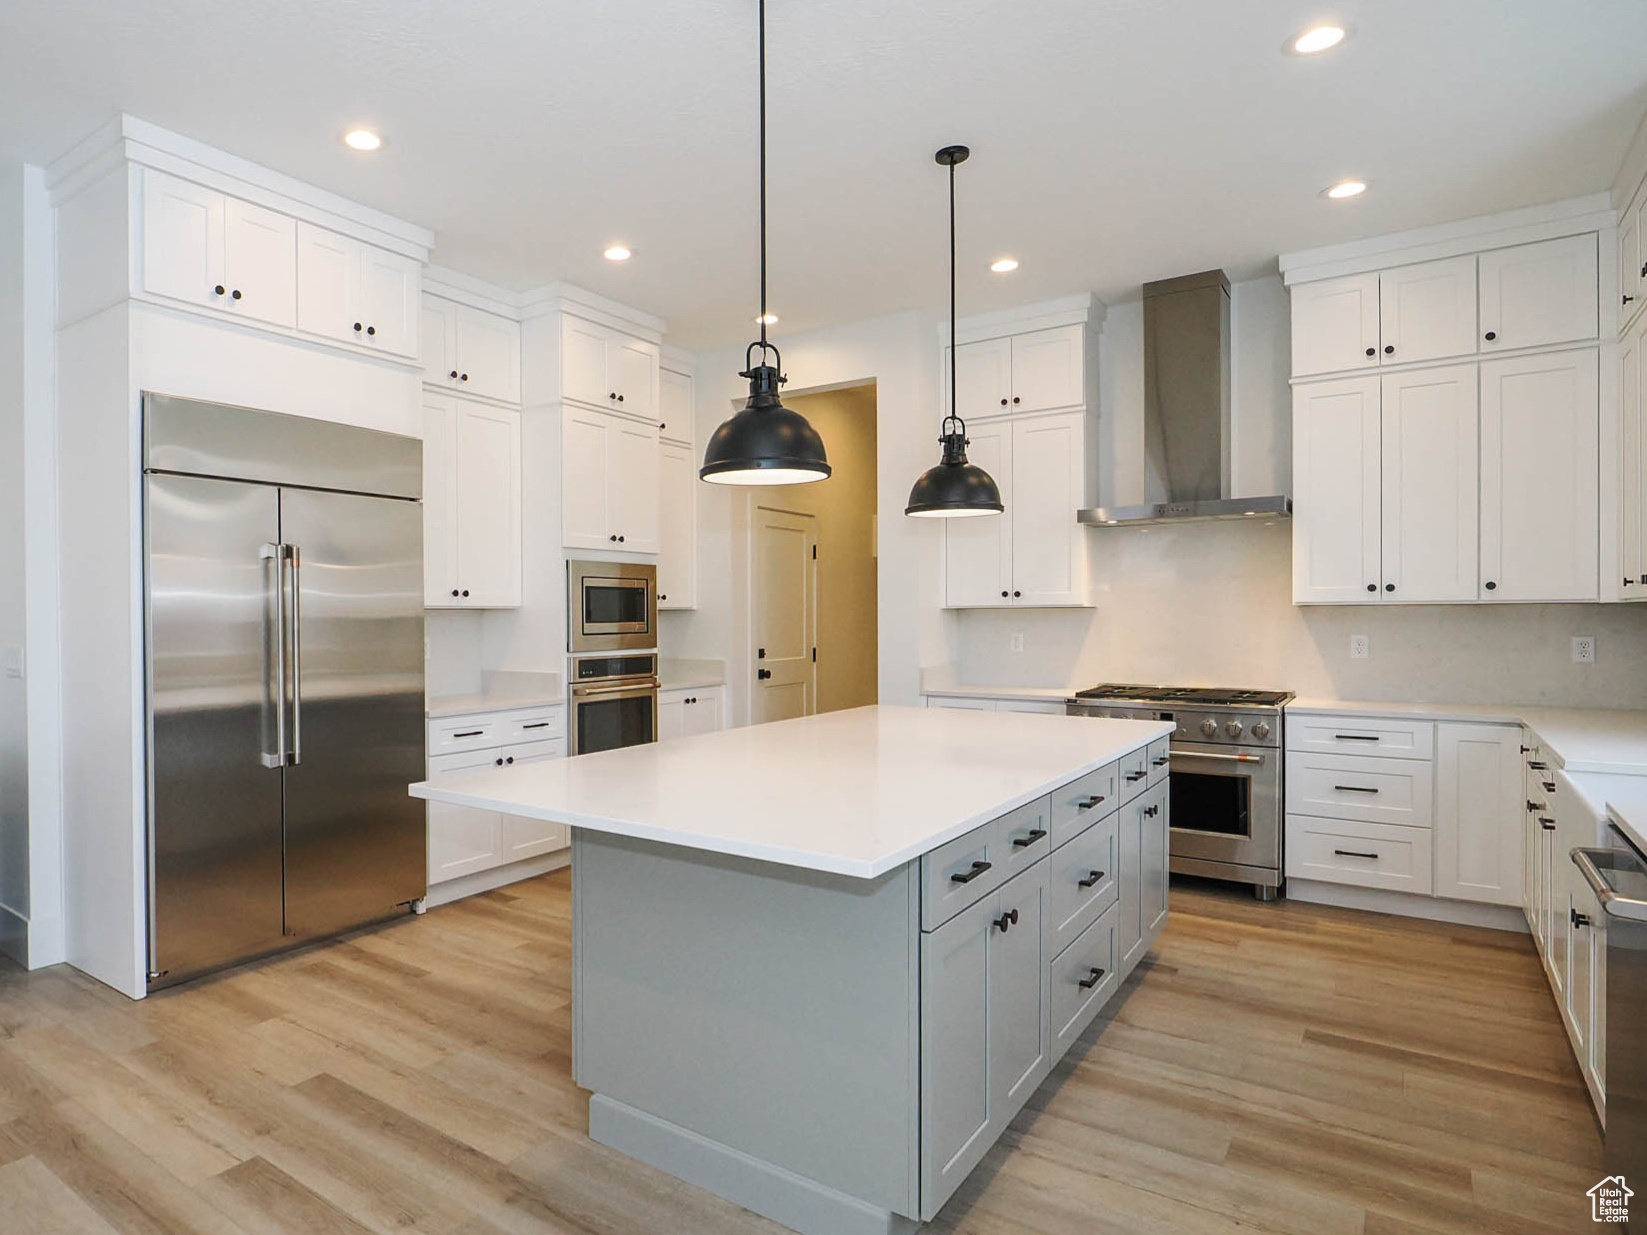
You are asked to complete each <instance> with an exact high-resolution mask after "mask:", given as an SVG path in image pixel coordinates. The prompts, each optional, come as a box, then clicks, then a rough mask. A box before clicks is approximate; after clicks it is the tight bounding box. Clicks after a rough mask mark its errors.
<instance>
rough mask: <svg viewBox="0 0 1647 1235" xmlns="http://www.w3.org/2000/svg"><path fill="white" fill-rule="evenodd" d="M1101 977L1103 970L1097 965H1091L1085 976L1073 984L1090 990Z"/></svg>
mask: <svg viewBox="0 0 1647 1235" xmlns="http://www.w3.org/2000/svg"><path fill="white" fill-rule="evenodd" d="M1103 977H1104V971H1103V970H1102V969H1099V968H1098V967H1097V966H1093V968H1091V969H1089V970H1088V971H1087V976H1086V977H1084V978H1082V979H1081V980H1080V981H1079V982H1077V983H1076V984H1075V985H1076V986H1079V987H1080V988H1081V989H1082V990H1086V991H1090V990H1091V989H1092V988H1093V987H1095V986H1097V985H1098V983H1099V982H1100V981H1102V980H1103Z"/></svg>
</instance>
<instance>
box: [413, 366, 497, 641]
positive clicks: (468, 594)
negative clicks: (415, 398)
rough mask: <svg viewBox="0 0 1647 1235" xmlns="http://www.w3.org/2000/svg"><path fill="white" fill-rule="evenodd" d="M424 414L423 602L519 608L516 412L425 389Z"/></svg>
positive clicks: (457, 605) (444, 605) (441, 604)
mask: <svg viewBox="0 0 1647 1235" xmlns="http://www.w3.org/2000/svg"><path fill="white" fill-rule="evenodd" d="M423 417H424V440H423V476H424V494H423V526H424V533H423V539H424V604H425V605H427V606H429V607H430V608H473V609H502V608H514V607H518V606H519V605H520V603H521V496H520V484H521V481H520V468H521V458H520V413H519V412H517V411H513V410H510V409H507V408H499V407H493V406H491V405H490V404H485V403H477V402H473V401H471V400H468V399H460V398H457V397H454V396H450V395H439V394H435V393H434V392H432V391H431V392H427V393H426V394H425V395H424V400H423Z"/></svg>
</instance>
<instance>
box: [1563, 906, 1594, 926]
mask: <svg viewBox="0 0 1647 1235" xmlns="http://www.w3.org/2000/svg"><path fill="white" fill-rule="evenodd" d="M1567 914H1568V920H1569V921H1570V922H1572V924H1573V929H1574V930H1575V931H1576V930H1582V929H1583V928H1584V927H1586V926H1588V925H1590V915H1589V914H1587V913H1580V912H1579V911H1578V910H1576V909H1573V908H1571V907H1569V908H1568V910H1567Z"/></svg>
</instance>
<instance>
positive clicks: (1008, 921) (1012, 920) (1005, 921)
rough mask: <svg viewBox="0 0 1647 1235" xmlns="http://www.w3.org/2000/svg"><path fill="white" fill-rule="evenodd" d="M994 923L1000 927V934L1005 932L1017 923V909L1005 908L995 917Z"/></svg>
mask: <svg viewBox="0 0 1647 1235" xmlns="http://www.w3.org/2000/svg"><path fill="white" fill-rule="evenodd" d="M995 925H996V926H997V927H999V928H1000V931H1001V934H1003V935H1004V934H1006V933H1007V932H1008V931H1009V930H1011V929H1012V928H1013V927H1014V926H1017V925H1018V911H1017V910H1016V909H1009V910H1007V911H1006V912H1005V913H1003V914H1002V915H1001V916H1000V917H998V918H996V919H995Z"/></svg>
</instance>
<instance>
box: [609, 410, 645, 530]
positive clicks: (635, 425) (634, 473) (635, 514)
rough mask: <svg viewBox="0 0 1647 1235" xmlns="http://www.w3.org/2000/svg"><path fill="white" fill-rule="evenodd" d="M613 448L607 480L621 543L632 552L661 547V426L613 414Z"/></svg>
mask: <svg viewBox="0 0 1647 1235" xmlns="http://www.w3.org/2000/svg"><path fill="white" fill-rule="evenodd" d="M606 442H607V449H608V450H609V451H610V452H611V459H610V463H609V464H608V470H607V483H608V484H610V485H611V486H612V495H611V507H610V508H611V513H612V529H611V530H612V531H614V532H616V533H617V534H618V536H619V537H620V539H619V541H618V544H617V547H618V548H619V549H623V550H625V551H627V552H629V553H656V552H657V551H658V427H657V422H656V421H647V422H645V423H642V422H639V421H634V420H628V419H626V418H622V417H612V418H611V425H610V428H609V429H608V431H607V439H606Z"/></svg>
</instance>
